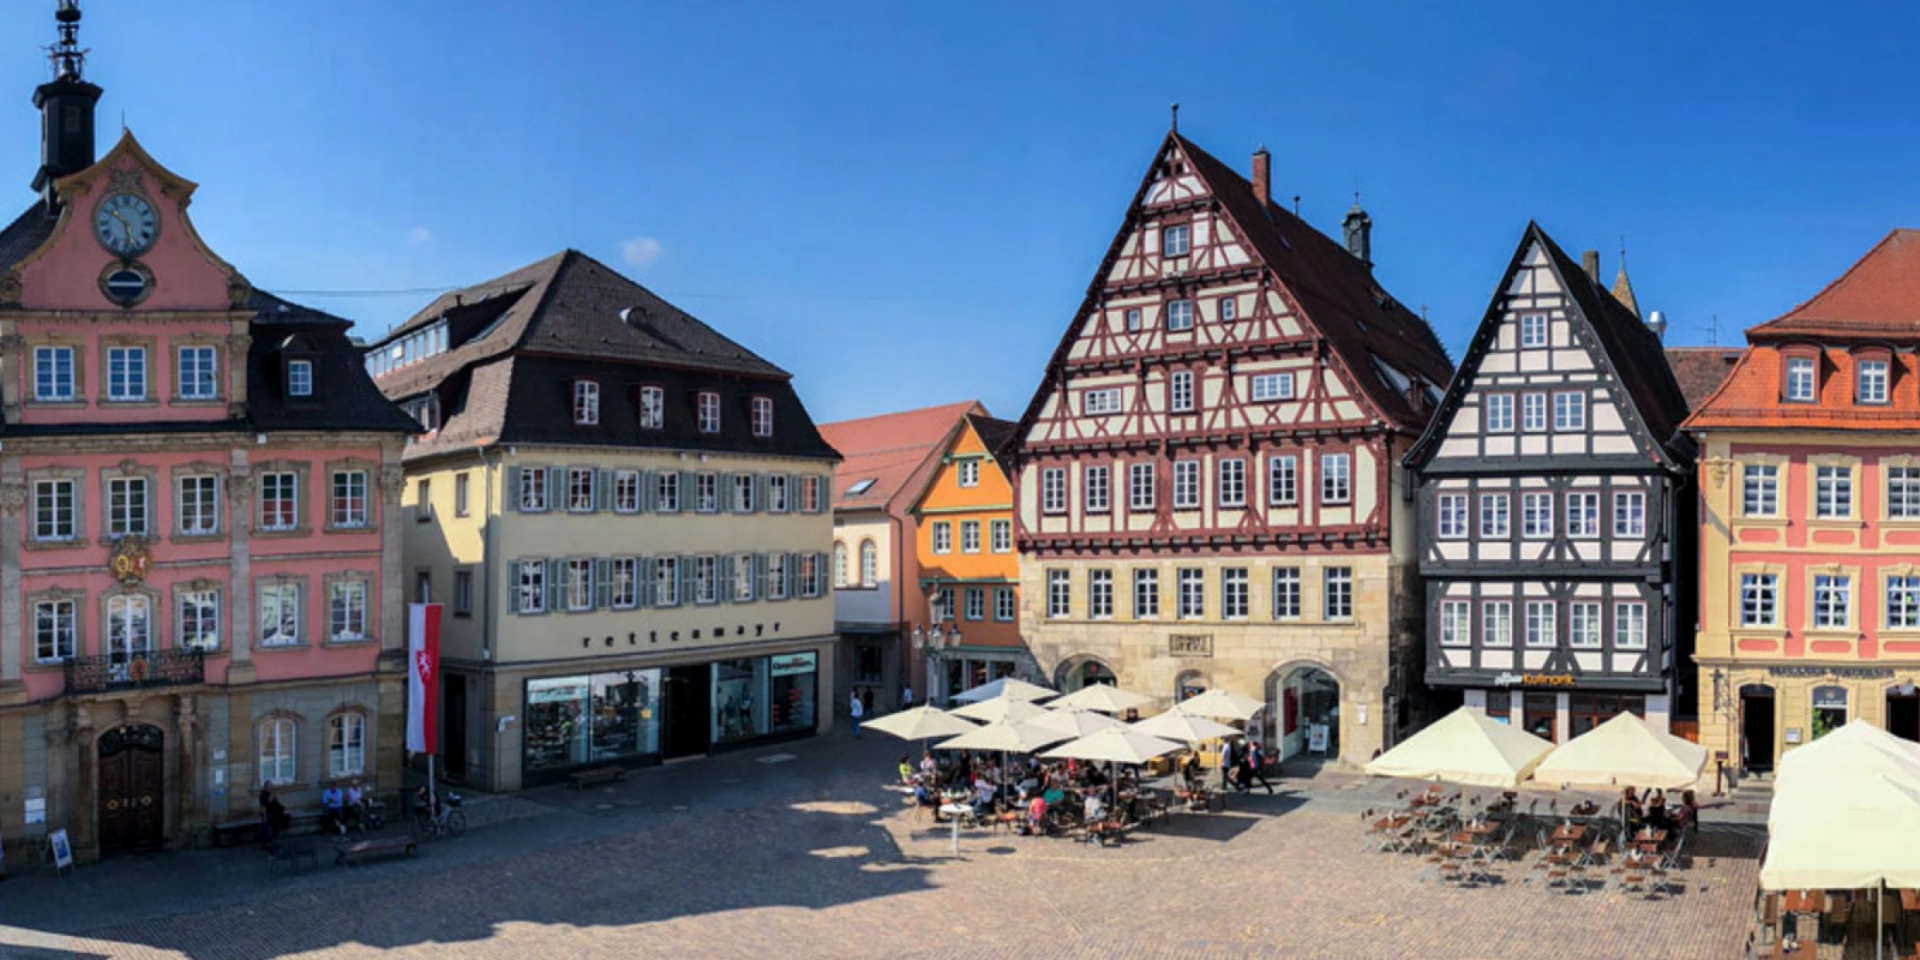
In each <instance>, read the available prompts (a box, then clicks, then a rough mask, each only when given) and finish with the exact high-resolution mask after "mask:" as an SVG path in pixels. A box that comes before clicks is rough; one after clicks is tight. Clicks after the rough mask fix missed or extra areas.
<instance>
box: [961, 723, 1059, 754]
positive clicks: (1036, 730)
mask: <svg viewBox="0 0 1920 960" xmlns="http://www.w3.org/2000/svg"><path fill="white" fill-rule="evenodd" d="M1071 736H1072V734H1068V733H1065V732H1063V731H1060V730H1056V729H1054V728H1052V727H1044V726H1041V725H1040V724H1039V722H1038V721H1036V720H1028V721H1024V722H1010V721H1006V720H1002V721H999V722H997V723H989V724H987V725H986V726H984V727H974V728H973V729H972V730H970V731H968V732H966V733H963V734H961V735H960V736H957V737H954V738H953V739H951V740H943V741H941V742H940V745H939V746H940V749H942V750H997V751H1000V752H1001V753H1032V752H1034V751H1035V750H1039V749H1040V748H1042V747H1049V746H1052V745H1053V744H1056V743H1059V742H1060V741H1062V740H1066V739H1069V738H1070V737H1071Z"/></svg>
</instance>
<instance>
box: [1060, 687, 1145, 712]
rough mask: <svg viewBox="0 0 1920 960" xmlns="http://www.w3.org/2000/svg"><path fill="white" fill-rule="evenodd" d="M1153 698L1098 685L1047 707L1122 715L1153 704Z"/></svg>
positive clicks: (1065, 697)
mask: <svg viewBox="0 0 1920 960" xmlns="http://www.w3.org/2000/svg"><path fill="white" fill-rule="evenodd" d="M1152 702H1153V698H1152V697H1149V696H1146V695H1145V694H1139V693H1134V692H1133V691H1131V690H1122V689H1120V688H1119V687H1114V686H1108V685H1107V684H1104V683H1096V684H1093V685H1092V686H1086V687H1081V688H1080V689H1078V690H1075V691H1074V692H1072V693H1069V694H1067V695H1066V696H1064V697H1061V698H1060V699H1058V700H1055V701H1054V702H1052V703H1050V704H1048V705H1047V706H1049V707H1052V708H1054V709H1062V708H1065V709H1071V710H1097V711H1099V712H1101V713H1121V712H1123V711H1126V710H1131V709H1133V708H1134V707H1138V706H1141V705H1143V704H1148V703H1152Z"/></svg>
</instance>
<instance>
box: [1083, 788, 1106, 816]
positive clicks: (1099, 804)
mask: <svg viewBox="0 0 1920 960" xmlns="http://www.w3.org/2000/svg"><path fill="white" fill-rule="evenodd" d="M1105 819H1107V801H1106V800H1105V799H1104V798H1103V797H1101V796H1100V794H1098V793H1090V794H1088V795H1087V813H1086V822H1088V823H1099V822H1100V821H1102V820H1105Z"/></svg>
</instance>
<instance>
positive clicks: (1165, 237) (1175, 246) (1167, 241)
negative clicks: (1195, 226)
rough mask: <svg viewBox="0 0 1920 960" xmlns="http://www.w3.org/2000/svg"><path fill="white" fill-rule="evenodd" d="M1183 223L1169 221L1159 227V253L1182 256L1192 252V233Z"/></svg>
mask: <svg viewBox="0 0 1920 960" xmlns="http://www.w3.org/2000/svg"><path fill="white" fill-rule="evenodd" d="M1190 229H1191V228H1190V227H1188V225H1187V224H1184V223H1170V224H1167V225H1166V226H1164V227H1161V228H1160V255H1161V256H1163V257H1184V256H1186V255H1187V254H1189V253H1191V252H1193V247H1192V243H1191V241H1192V236H1193V235H1192V233H1191V232H1190Z"/></svg>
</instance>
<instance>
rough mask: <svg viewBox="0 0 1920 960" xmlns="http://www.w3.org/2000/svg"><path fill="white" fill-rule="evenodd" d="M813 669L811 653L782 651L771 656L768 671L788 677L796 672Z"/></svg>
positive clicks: (811, 670) (807, 671)
mask: <svg viewBox="0 0 1920 960" xmlns="http://www.w3.org/2000/svg"><path fill="white" fill-rule="evenodd" d="M814 669H815V661H814V655H813V654H811V653H783V654H781V655H779V656H777V657H774V658H773V663H772V669H771V671H770V672H771V673H772V674H773V675H774V676H776V677H790V676H793V675H794V674H797V673H812V672H813V671H814Z"/></svg>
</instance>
